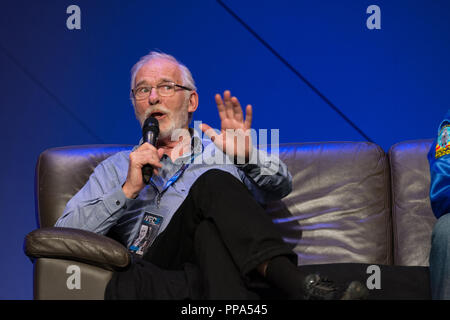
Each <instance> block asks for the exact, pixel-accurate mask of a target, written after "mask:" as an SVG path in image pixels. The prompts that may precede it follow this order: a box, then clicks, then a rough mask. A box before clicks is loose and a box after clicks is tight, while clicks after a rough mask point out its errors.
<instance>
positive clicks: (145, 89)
mask: <svg viewBox="0 0 450 320" xmlns="http://www.w3.org/2000/svg"><path fill="white" fill-rule="evenodd" d="M153 88H155V89H156V92H157V93H158V95H159V96H161V97H170V96H173V95H174V94H175V91H176V88H180V89H183V90H189V91H192V89H191V88H188V87H184V86H181V85H179V84H176V83H174V82H165V83H162V84H159V85H157V86H156V87H152V86H139V87H137V88H135V89H132V90H131V92H133V95H134V98H135V99H136V100H144V99H147V98H148V97H149V96H150V94H151V92H152V89H153Z"/></svg>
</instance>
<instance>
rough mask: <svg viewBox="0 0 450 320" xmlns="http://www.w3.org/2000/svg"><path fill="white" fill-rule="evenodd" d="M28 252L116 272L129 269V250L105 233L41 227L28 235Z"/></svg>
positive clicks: (34, 256) (36, 255)
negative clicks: (103, 234)
mask: <svg viewBox="0 0 450 320" xmlns="http://www.w3.org/2000/svg"><path fill="white" fill-rule="evenodd" d="M24 251H25V254H26V255H27V256H28V257H30V258H31V259H32V260H34V259H36V258H56V259H69V260H75V261H80V262H84V263H88V264H91V265H95V266H99V267H102V268H104V269H107V270H111V271H115V270H121V269H124V268H126V267H127V266H128V265H129V263H130V261H131V258H130V254H129V252H128V250H127V249H126V248H125V247H124V246H123V245H122V244H120V243H119V242H117V241H115V240H113V239H111V238H108V237H106V236H102V235H98V234H96V233H93V232H90V231H85V230H81V229H73V228H57V227H51V228H41V229H37V230H34V231H32V232H30V233H29V234H27V235H26V237H25V244H24Z"/></svg>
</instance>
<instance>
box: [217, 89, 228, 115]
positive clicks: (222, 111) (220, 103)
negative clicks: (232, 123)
mask: <svg viewBox="0 0 450 320" xmlns="http://www.w3.org/2000/svg"><path fill="white" fill-rule="evenodd" d="M214 98H215V100H216V104H217V110H219V117H220V120H221V121H223V120H224V119H226V117H227V113H226V112H225V105H224V104H223V101H222V97H221V96H220V94H218V93H217V94H216V95H215V97H214Z"/></svg>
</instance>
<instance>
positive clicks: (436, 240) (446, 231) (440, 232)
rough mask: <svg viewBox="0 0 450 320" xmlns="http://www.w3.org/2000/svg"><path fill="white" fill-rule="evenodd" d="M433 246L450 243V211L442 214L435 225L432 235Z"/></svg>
mask: <svg viewBox="0 0 450 320" xmlns="http://www.w3.org/2000/svg"><path fill="white" fill-rule="evenodd" d="M431 242H432V245H433V246H448V245H450V213H448V214H445V215H443V216H441V217H440V218H439V219H438V220H437V221H436V224H435V225H434V227H433V232H432V235H431Z"/></svg>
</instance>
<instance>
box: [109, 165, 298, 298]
mask: <svg viewBox="0 0 450 320" xmlns="http://www.w3.org/2000/svg"><path fill="white" fill-rule="evenodd" d="M278 255H285V256H288V257H289V258H290V259H291V260H292V262H293V263H295V264H297V255H296V254H295V253H294V252H293V251H292V247H291V246H290V245H288V244H286V243H285V242H284V241H283V240H282V238H281V234H280V233H279V232H278V230H277V229H276V228H275V226H274V224H273V223H272V221H271V220H270V219H269V217H268V216H267V214H266V212H265V211H264V209H263V208H262V207H261V206H260V205H259V204H258V203H257V202H256V201H255V200H254V199H253V196H252V195H251V193H250V192H249V190H248V189H247V188H246V187H245V186H244V184H242V182H241V181H239V180H238V179H236V178H235V177H234V176H233V175H231V174H229V173H227V172H224V171H221V170H209V171H207V172H206V173H204V174H203V175H202V176H200V177H199V178H198V179H197V180H196V182H195V183H194V184H193V185H192V187H191V189H190V191H189V194H188V196H187V197H186V199H185V200H184V202H183V203H182V205H181V206H180V207H179V208H178V210H177V211H176V212H175V214H174V216H173V218H172V220H171V221H170V223H169V224H168V226H167V227H166V229H165V230H164V231H163V232H162V233H161V234H160V235H159V236H158V237H157V238H156V239H155V242H154V243H153V245H152V246H151V247H150V248H149V251H148V252H147V253H146V254H145V255H144V257H143V259H142V260H137V261H134V262H133V263H132V265H131V266H130V268H129V269H127V270H126V271H123V272H116V273H114V275H113V277H112V279H111V281H110V282H109V284H108V286H107V288H106V291H105V298H106V299H205V298H206V299H258V298H261V297H263V296H264V294H265V293H267V292H272V293H274V292H275V289H272V288H270V286H269V285H268V284H267V283H266V282H265V281H264V279H262V278H261V277H260V276H259V275H258V273H257V272H256V271H255V268H256V267H257V266H258V265H260V264H261V263H262V262H264V261H267V260H270V259H271V258H273V257H275V256H278ZM276 294H278V293H276ZM276 294H275V295H276ZM268 296H269V297H270V293H269V295H268Z"/></svg>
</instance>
